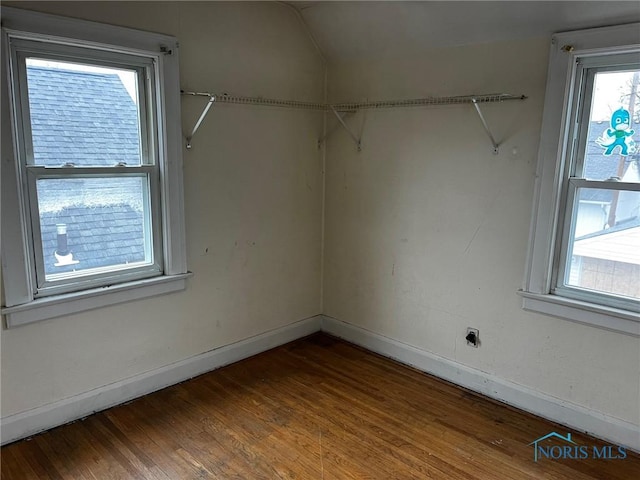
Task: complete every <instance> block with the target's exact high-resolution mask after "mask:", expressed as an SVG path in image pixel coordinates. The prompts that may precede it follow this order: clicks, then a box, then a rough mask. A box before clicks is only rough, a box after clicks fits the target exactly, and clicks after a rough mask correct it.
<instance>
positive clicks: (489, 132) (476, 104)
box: [471, 97, 500, 155]
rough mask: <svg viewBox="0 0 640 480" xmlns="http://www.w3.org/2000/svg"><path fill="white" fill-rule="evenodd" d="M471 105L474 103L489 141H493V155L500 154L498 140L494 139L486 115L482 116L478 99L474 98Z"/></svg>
mask: <svg viewBox="0 0 640 480" xmlns="http://www.w3.org/2000/svg"><path fill="white" fill-rule="evenodd" d="M471 103H473V106H474V107H475V108H476V112H478V116H479V117H480V121H481V122H482V126H483V127H484V131H485V132H486V134H487V136H488V137H489V140H490V141H491V145H493V154H494V155H498V153H499V152H500V150H499V148H500V145H499V144H498V142H496V139H495V138H494V136H493V134H492V133H491V130H490V129H489V125H487V121H486V120H485V118H484V115H483V114H482V110H480V105H478V99H477V98H476V97H472V98H471Z"/></svg>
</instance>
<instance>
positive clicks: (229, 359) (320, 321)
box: [0, 315, 640, 452]
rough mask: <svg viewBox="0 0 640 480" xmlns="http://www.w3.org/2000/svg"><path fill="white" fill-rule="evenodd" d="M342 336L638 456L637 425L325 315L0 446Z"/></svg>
mask: <svg viewBox="0 0 640 480" xmlns="http://www.w3.org/2000/svg"><path fill="white" fill-rule="evenodd" d="M320 330H322V331H324V332H326V333H328V334H331V335H334V336H336V337H339V338H342V339H344V340H346V341H348V342H351V343H353V344H356V345H359V346H361V347H364V348H366V349H368V350H370V351H372V352H375V353H378V354H380V355H383V356H385V357H389V358H393V359H395V360H397V361H399V362H401V363H404V364H407V365H410V366H412V367H415V368H417V369H419V370H422V371H424V372H426V373H429V374H431V375H435V376H436V377H439V378H442V379H444V380H447V381H449V382H451V383H454V384H456V385H459V386H461V387H464V388H468V389H469V390H473V391H475V392H478V393H480V394H482V395H486V396H487V397H490V398H493V399H496V400H499V401H501V402H504V403H506V404H509V405H512V406H514V407H516V408H519V409H521V410H525V411H527V412H530V413H533V414H535V415H538V416H541V417H543V418H546V419H548V420H551V421H554V422H557V423H560V424H562V425H565V426H567V427H569V428H572V429H574V430H577V431H582V432H586V433H588V434H590V435H594V436H596V437H598V438H602V439H604V440H607V441H610V442H613V443H615V444H617V445H621V446H625V447H627V448H629V449H630V450H633V451H635V452H640V429H639V428H638V426H636V425H634V424H632V423H629V422H625V421H623V420H620V419H618V418H615V417H611V416H608V415H605V414H602V413H600V412H597V411H594V410H590V409H587V408H585V407H582V406H580V405H576V404H573V403H570V402H567V401H564V400H561V399H558V398H555V397H552V396H550V395H546V394H544V393H541V392H538V391H535V390H532V389H530V388H527V387H525V386H522V385H519V384H517V383H513V382H510V381H507V380H504V379H501V378H499V377H496V376H494V375H491V374H489V373H486V372H482V371H481V370H477V369H474V368H471V367H467V366H465V365H462V364H459V363H456V362H454V361H452V360H449V359H446V358H444V357H440V356H438V355H435V354H433V353H430V352H427V351H424V350H421V349H419V348H416V347H413V346H411V345H407V344H405V343H402V342H399V341H397V340H394V339H391V338H388V337H385V336H383V335H380V334H377V333H374V332H371V331H369V330H365V329H363V328H361V327H357V326H355V325H351V324H348V323H345V322H342V321H340V320H337V319H335V318H332V317H328V316H325V315H317V316H314V317H310V318H307V319H305V320H301V321H299V322H296V323H292V324H290V325H286V326H284V327H281V328H277V329H275V330H271V331H269V332H265V333H262V334H260V335H256V336H254V337H251V338H248V339H245V340H241V341H239V342H236V343H233V344H230V345H226V346H223V347H220V348H216V349H214V350H211V351H208V352H205V353H202V354H199V355H196V356H194V357H191V358H187V359H185V360H182V361H179V362H176V363H173V364H171V365H167V366H164V367H161V368H158V369H156V370H152V371H150V372H145V373H142V374H140V375H136V376H134V377H131V378H128V379H125V380H121V381H118V382H115V383H112V384H109V385H105V386H103V387H99V388H97V389H95V390H91V391H89V392H84V393H81V394H78V395H75V396H72V397H69V398H65V399H63V400H59V401H57V402H53V403H50V404H47V405H43V406H42V407H38V408H35V409H32V410H28V411H26V412H21V413H18V414H15V415H9V416H7V417H4V418H2V419H1V421H0V423H1V428H0V442H1V444H2V445H4V444H7V443H10V442H14V441H16V440H20V439H22V438H26V437H29V436H31V435H34V434H36V433H39V432H42V431H44V430H48V429H50V428H54V427H57V426H59V425H64V424H65V423H69V422H72V421H74V420H77V419H80V418H83V417H86V416H87V415H90V414H92V413H95V412H98V411H101V410H105V409H107V408H110V407H113V406H115V405H119V404H122V403H125V402H128V401H130V400H133V399H135V398H138V397H141V396H143V395H147V394H149V393H152V392H155V391H157V390H160V389H162V388H165V387H168V386H171V385H175V384H176V383H180V382H183V381H185V380H188V379H190V378H193V377H195V376H198V375H201V374H203V373H206V372H209V371H211V370H215V369H217V368H220V367H223V366H225V365H228V364H230V363H234V362H237V361H239V360H242V359H245V358H248V357H251V356H253V355H257V354H258V353H261V352H264V351H266V350H269V349H271V348H274V347H277V346H280V345H283V344H285V343H288V342H291V341H293V340H297V339H299V338H302V337H305V336H307V335H311V334H313V333H316V332H318V331H320Z"/></svg>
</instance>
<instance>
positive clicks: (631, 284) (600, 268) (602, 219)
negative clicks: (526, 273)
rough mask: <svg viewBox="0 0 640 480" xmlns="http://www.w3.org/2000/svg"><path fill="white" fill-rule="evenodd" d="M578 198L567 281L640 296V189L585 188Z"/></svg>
mask: <svg viewBox="0 0 640 480" xmlns="http://www.w3.org/2000/svg"><path fill="white" fill-rule="evenodd" d="M578 199H579V201H578V205H577V208H576V213H575V215H574V218H573V219H572V220H573V222H574V230H575V235H574V237H573V239H571V245H570V250H569V251H570V252H571V253H572V255H571V257H570V258H569V259H568V261H567V263H568V265H567V274H566V284H567V285H568V286H573V287H580V288H585V289H588V290H594V291H599V292H605V293H610V294H614V295H620V296H624V297H631V298H634V299H638V300H640V192H631V191H616V190H606V189H593V188H589V189H587V188H583V189H579V190H578ZM612 212H614V213H615V215H614V217H615V219H616V220H615V221H613V222H612V220H611V219H612V218H613V217H612ZM609 222H612V225H613V226H611V227H609Z"/></svg>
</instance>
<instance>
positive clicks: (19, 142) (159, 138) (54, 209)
mask: <svg viewBox="0 0 640 480" xmlns="http://www.w3.org/2000/svg"><path fill="white" fill-rule="evenodd" d="M2 13H3V32H2V33H3V36H2V39H3V51H4V52H6V53H7V54H8V59H9V60H8V62H7V64H6V65H3V67H5V68H6V69H7V72H3V79H2V80H3V88H2V95H3V102H2V105H3V112H2V115H3V122H2V135H3V137H2V139H3V142H2V143H3V152H2V153H3V158H10V159H12V161H11V162H3V172H2V178H3V199H2V200H3V209H2V232H3V238H2V257H3V268H4V271H3V274H4V285H5V303H6V308H3V312H2V313H3V314H5V315H6V316H7V324H8V325H9V326H12V325H17V324H21V323H28V322H31V321H35V320H40V319H43V318H49V317H52V316H57V315H62V314H65V313H72V312H74V311H80V310H85V309H87V308H95V307H97V306H102V305H107V304H110V303H115V302H119V301H126V300H131V299H134V298H139V297H143V296H149V295H156V294H160V293H166V292H168V291H172V290H177V289H181V288H184V278H185V274H186V266H185V263H186V262H185V253H184V225H183V221H182V178H181V168H180V167H181V145H180V138H181V137H180V125H179V88H178V86H177V79H178V72H177V65H178V64H177V44H176V42H175V40H174V39H172V38H171V37H166V36H163V35H157V34H148V33H143V32H136V31H132V30H127V29H122V28H118V27H111V26H106V25H98V24H92V23H89V22H81V21H76V20H69V19H61V18H59V17H53V16H49V15H42V14H36V13H31V12H23V11H20V10H14V9H5V8H3V12H2ZM96 40H97V41H96ZM5 99H6V100H8V101H5ZM9 105H10V106H11V111H10V115H11V116H8V115H7V113H8V112H6V111H5V110H7V106H9ZM7 118H9V121H8V122H6V121H5V119H7ZM7 130H10V131H9V132H7ZM7 139H10V140H9V142H7V141H5V140H7ZM11 140H12V141H11ZM7 143H9V145H8V146H7V145H6V144H7ZM6 179H8V180H6ZM5 190H6V192H7V193H6V194H5ZM6 205H10V206H11V207H10V208H6ZM12 225H13V226H15V225H19V226H20V228H19V229H17V231H16V229H15V228H13V229H12V228H11V226H12ZM7 230H10V231H12V233H8V234H7V235H5V232H6V231H7Z"/></svg>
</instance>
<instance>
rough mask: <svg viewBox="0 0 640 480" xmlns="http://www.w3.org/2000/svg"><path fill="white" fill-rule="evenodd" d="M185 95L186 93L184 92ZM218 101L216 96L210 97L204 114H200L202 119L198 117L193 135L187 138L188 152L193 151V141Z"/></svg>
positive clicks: (203, 111) (192, 131)
mask: <svg viewBox="0 0 640 480" xmlns="http://www.w3.org/2000/svg"><path fill="white" fill-rule="evenodd" d="M183 93H184V92H183ZM215 101H216V96H215V95H209V101H207V104H206V105H205V106H204V110H202V113H201V114H200V117H198V120H197V121H196V124H195V125H194V127H193V130H191V134H190V135H189V136H188V137H187V138H186V140H187V145H186V147H187V150H191V146H192V145H191V139H192V138H193V136H194V135H195V134H196V132H197V131H198V129H199V128H200V125H202V122H203V121H204V119H205V117H206V116H207V113H209V109H210V108H211V106H212V105H213V103H214V102H215Z"/></svg>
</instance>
